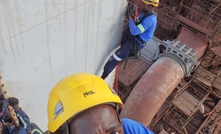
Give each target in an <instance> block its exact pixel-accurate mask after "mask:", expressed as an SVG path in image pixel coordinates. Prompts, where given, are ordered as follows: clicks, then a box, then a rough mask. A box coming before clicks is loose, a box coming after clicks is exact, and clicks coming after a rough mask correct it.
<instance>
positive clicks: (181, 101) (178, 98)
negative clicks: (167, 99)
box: [176, 96, 196, 111]
mask: <svg viewBox="0 0 221 134" xmlns="http://www.w3.org/2000/svg"><path fill="white" fill-rule="evenodd" d="M176 100H177V101H179V102H180V103H181V104H182V105H183V106H184V107H186V108H187V109H189V110H190V111H193V110H194V108H195V106H196V105H193V104H192V103H191V102H190V101H188V100H186V99H185V98H183V97H182V96H179V97H177V98H176Z"/></svg>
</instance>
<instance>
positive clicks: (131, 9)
mask: <svg viewBox="0 0 221 134" xmlns="http://www.w3.org/2000/svg"><path fill="white" fill-rule="evenodd" d="M135 11H136V6H135V5H128V8H127V11H126V17H127V18H129V17H131V16H133V15H134V13H135Z"/></svg>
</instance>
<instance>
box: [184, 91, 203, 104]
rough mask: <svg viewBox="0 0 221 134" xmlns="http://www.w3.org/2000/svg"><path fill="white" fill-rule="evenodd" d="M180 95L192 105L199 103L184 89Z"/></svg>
mask: <svg viewBox="0 0 221 134" xmlns="http://www.w3.org/2000/svg"><path fill="white" fill-rule="evenodd" d="M182 97H183V98H184V99H186V100H187V101H188V102H190V103H191V104H193V105H197V104H198V103H199V100H197V99H196V98H194V97H193V96H192V95H191V94H189V93H188V92H187V91H184V92H183V93H182Z"/></svg>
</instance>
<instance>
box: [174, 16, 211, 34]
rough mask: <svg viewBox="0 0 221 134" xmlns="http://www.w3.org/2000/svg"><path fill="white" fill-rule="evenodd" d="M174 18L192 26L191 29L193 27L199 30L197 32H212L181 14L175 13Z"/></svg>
mask: <svg viewBox="0 0 221 134" xmlns="http://www.w3.org/2000/svg"><path fill="white" fill-rule="evenodd" d="M175 18H176V19H177V20H179V21H181V22H182V23H184V24H186V25H188V26H190V27H192V28H193V29H195V30H197V31H199V32H201V33H203V34H205V35H211V34H212V32H211V31H210V30H208V29H206V28H204V27H202V26H200V25H198V24H197V23H194V22H193V21H191V20H189V19H187V18H185V17H183V16H182V15H179V14H176V15H175Z"/></svg>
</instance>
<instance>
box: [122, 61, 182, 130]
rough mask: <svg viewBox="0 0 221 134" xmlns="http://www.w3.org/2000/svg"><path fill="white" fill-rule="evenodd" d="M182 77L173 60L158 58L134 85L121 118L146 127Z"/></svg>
mask: <svg viewBox="0 0 221 134" xmlns="http://www.w3.org/2000/svg"><path fill="white" fill-rule="evenodd" d="M182 76H183V70H182V68H181V67H180V65H179V64H178V63H177V62H176V61H175V60H173V59H171V58H168V57H161V58H159V59H158V60H157V61H156V62H155V63H154V64H153V65H152V66H151V67H150V68H149V69H148V70H147V72H146V73H145V74H144V75H143V76H142V77H141V79H140V80H139V81H138V83H137V84H136V85H135V87H134V89H133V90H132V92H131V94H130V95H129V97H128V99H127V101H126V103H125V107H124V109H123V110H122V112H121V117H127V118H132V119H134V120H136V121H138V122H141V123H143V124H144V125H146V126H147V125H148V124H149V123H150V122H151V120H152V118H153V117H154V115H155V114H156V113H157V111H158V110H159V108H160V107H161V105H162V104H163V103H164V101H165V100H166V98H167V97H168V96H169V95H170V93H171V92H172V91H173V89H174V88H175V87H176V86H177V85H178V83H179V82H180V80H181V78H182Z"/></svg>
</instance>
